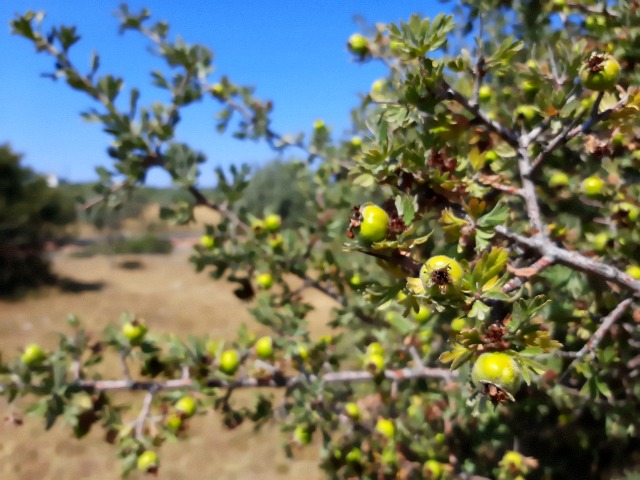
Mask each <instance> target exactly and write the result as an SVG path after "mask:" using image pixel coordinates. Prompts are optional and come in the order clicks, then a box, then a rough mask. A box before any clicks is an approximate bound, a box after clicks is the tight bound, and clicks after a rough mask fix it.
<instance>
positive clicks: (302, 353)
mask: <svg viewBox="0 0 640 480" xmlns="http://www.w3.org/2000/svg"><path fill="white" fill-rule="evenodd" d="M297 354H298V357H300V360H302V361H305V360H306V359H308V358H309V350H307V349H306V347H304V346H302V345H299V346H298V349H297Z"/></svg>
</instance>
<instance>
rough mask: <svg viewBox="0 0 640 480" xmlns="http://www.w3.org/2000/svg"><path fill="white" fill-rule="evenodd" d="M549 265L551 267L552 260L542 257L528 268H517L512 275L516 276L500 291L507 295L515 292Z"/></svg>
mask: <svg viewBox="0 0 640 480" xmlns="http://www.w3.org/2000/svg"><path fill="white" fill-rule="evenodd" d="M551 265H553V259H552V258H550V257H542V258H539V259H538V260H536V261H535V262H534V263H532V264H531V266H530V267H528V268H519V269H516V270H514V271H513V272H512V273H514V274H515V275H516V276H515V277H514V278H512V279H511V280H509V281H508V282H507V283H506V284H505V285H504V286H503V287H502V291H503V292H505V293H509V292H512V291H514V290H516V289H517V288H520V287H521V286H522V285H523V284H524V282H526V281H527V280H529V278H531V277H533V276H534V275H537V274H539V273H540V272H541V271H542V270H544V269H545V268H547V267H550V266H551Z"/></svg>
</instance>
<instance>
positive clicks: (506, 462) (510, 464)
mask: <svg viewBox="0 0 640 480" xmlns="http://www.w3.org/2000/svg"><path fill="white" fill-rule="evenodd" d="M500 466H501V467H502V468H503V469H505V470H506V471H508V472H510V473H522V468H523V467H524V458H523V456H522V454H520V453H518V452H514V451H513V450H509V451H507V452H506V453H505V454H504V456H503V457H502V460H500Z"/></svg>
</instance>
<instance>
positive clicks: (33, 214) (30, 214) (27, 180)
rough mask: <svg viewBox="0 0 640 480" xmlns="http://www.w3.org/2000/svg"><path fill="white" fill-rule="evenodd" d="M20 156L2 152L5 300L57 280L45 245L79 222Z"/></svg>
mask: <svg viewBox="0 0 640 480" xmlns="http://www.w3.org/2000/svg"><path fill="white" fill-rule="evenodd" d="M21 159H22V157H21V155H19V154H17V153H15V152H13V151H12V150H11V147H10V146H9V145H2V146H0V295H3V296H4V295H13V294H16V293H17V292H19V291H21V290H22V289H24V288H30V287H35V286H38V285H41V284H43V283H47V282H50V281H52V280H53V276H52V274H51V272H50V270H49V264H48V262H47V260H46V259H45V258H44V256H43V249H44V245H45V243H46V242H47V241H49V240H55V239H56V238H57V237H59V235H60V234H61V232H62V230H61V227H63V226H64V225H67V224H69V223H70V222H72V221H73V220H74V219H75V207H74V204H73V202H72V201H71V199H70V198H68V197H66V196H65V195H63V194H62V193H61V192H60V191H59V190H57V189H55V188H51V187H49V185H48V184H47V180H46V178H45V177H44V176H42V175H38V174H36V173H35V172H34V171H33V170H31V169H30V168H27V167H24V166H21V165H20V161H21Z"/></svg>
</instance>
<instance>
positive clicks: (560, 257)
mask: <svg viewBox="0 0 640 480" xmlns="http://www.w3.org/2000/svg"><path fill="white" fill-rule="evenodd" d="M496 233H497V234H498V235H500V236H502V237H504V238H506V239H508V240H511V241H512V242H514V243H515V244H517V245H520V246H521V247H524V248H527V249H529V250H533V251H534V252H536V253H538V255H540V256H541V257H547V258H548V259H550V261H553V262H555V263H559V264H562V265H565V266H567V267H570V268H572V269H574V270H578V271H580V272H584V273H587V274H590V275H595V276H597V277H600V278H602V279H604V280H608V281H610V282H612V283H614V284H616V285H618V286H620V287H623V288H625V289H627V290H630V291H631V292H632V293H633V295H634V296H635V297H640V281H639V280H635V279H633V278H631V277H630V276H629V275H627V274H626V273H624V272H623V271H621V270H619V269H617V268H616V267H614V266H612V265H608V264H606V263H602V262H599V261H597V260H593V259H591V258H588V257H585V256H584V255H582V254H581V253H579V252H574V251H569V250H565V249H564V248H561V247H558V246H556V245H555V244H553V243H551V242H550V241H548V240H546V239H544V238H542V237H540V236H537V237H525V236H524V235H520V234H517V233H514V232H512V231H511V230H509V229H508V228H507V227H505V226H503V225H500V226H498V227H496Z"/></svg>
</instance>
